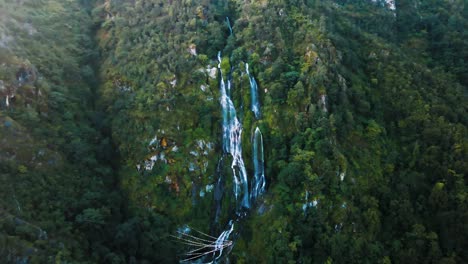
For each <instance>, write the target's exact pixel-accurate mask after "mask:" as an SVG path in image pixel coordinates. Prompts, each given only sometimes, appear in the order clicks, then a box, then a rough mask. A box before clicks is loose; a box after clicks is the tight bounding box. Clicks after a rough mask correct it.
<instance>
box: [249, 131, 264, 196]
mask: <svg viewBox="0 0 468 264" xmlns="http://www.w3.org/2000/svg"><path fill="white" fill-rule="evenodd" d="M252 148H253V155H252V158H253V165H254V176H253V177H252V186H251V188H252V190H251V192H250V198H251V201H252V203H253V202H255V200H256V199H257V197H258V196H260V195H261V194H262V193H264V192H265V166H264V162H265V161H264V160H263V137H262V132H261V131H260V129H259V128H258V127H257V128H255V133H254V137H253V142H252Z"/></svg>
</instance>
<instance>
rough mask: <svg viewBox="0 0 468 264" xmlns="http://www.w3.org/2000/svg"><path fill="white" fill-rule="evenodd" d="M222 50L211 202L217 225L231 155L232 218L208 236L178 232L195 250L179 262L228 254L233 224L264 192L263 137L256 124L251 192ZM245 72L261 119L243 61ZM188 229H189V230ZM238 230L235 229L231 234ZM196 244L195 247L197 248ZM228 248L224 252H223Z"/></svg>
mask: <svg viewBox="0 0 468 264" xmlns="http://www.w3.org/2000/svg"><path fill="white" fill-rule="evenodd" d="M226 22H227V25H228V27H229V31H230V33H231V35H232V28H231V24H230V21H229V18H227V17H226ZM221 62H222V58H221V52H218V70H219V73H220V79H221V80H220V84H219V89H220V94H221V96H220V99H219V101H220V104H221V115H222V151H223V153H222V156H221V158H220V159H219V161H218V165H217V168H216V175H217V182H216V184H215V186H214V194H213V195H214V204H213V207H214V208H215V216H214V223H215V224H218V223H219V220H220V218H221V206H222V201H223V199H224V198H225V197H226V195H224V190H225V188H224V187H225V178H224V177H225V175H224V170H223V168H224V164H225V161H226V160H225V159H224V158H225V157H226V156H227V155H231V156H232V163H231V166H230V169H231V170H232V174H233V192H234V198H235V201H236V209H235V215H230V217H231V219H230V220H229V223H228V224H227V226H225V227H224V229H223V231H222V232H221V234H220V235H219V236H216V237H215V236H210V235H207V234H205V233H203V232H200V231H195V232H197V234H198V235H200V236H201V237H197V236H195V235H196V234H195V233H194V234H193V235H191V234H190V233H188V232H185V231H178V233H179V236H178V238H179V239H180V240H181V241H182V242H183V243H186V244H187V243H188V245H191V246H193V247H194V248H195V249H193V250H191V251H189V252H188V253H187V254H186V255H187V256H188V257H187V258H186V259H184V260H182V262H188V261H190V262H192V263H201V262H200V261H202V262H203V261H208V262H207V263H218V260H220V259H221V258H222V256H223V254H224V255H226V254H228V253H229V251H230V250H231V249H232V247H233V245H234V242H233V240H234V239H235V238H230V236H231V235H233V232H234V223H237V224H236V226H237V228H239V226H241V225H242V222H243V219H244V218H245V216H246V215H247V214H248V213H249V210H248V209H250V207H251V203H252V204H253V203H255V202H256V201H257V199H258V197H259V196H260V195H262V194H263V193H264V192H265V172H264V170H265V169H264V163H265V162H264V154H263V136H262V133H261V131H260V129H259V128H258V127H255V132H254V134H253V137H252V156H253V167H254V168H253V176H252V178H251V185H250V195H249V184H248V179H247V169H246V167H245V163H244V159H243V157H242V124H241V122H240V121H239V119H238V118H237V112H236V108H235V106H234V103H233V101H232V98H231V85H232V82H231V74H230V73H229V74H227V78H226V79H227V80H226V81H225V80H224V76H223V72H222V69H221ZM246 71H247V75H248V77H249V82H250V90H251V92H250V94H251V110H252V111H253V113H254V115H255V118H256V119H257V120H260V118H261V114H260V104H259V102H258V91H257V89H258V87H257V83H256V81H255V78H254V77H253V76H251V75H250V73H249V65H248V64H247V63H246ZM189 231H190V230H189ZM237 235H238V233H237V232H234V235H233V237H235V236H237ZM196 247H198V248H196ZM226 251H227V253H226Z"/></svg>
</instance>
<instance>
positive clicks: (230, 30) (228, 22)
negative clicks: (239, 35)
mask: <svg viewBox="0 0 468 264" xmlns="http://www.w3.org/2000/svg"><path fill="white" fill-rule="evenodd" d="M226 24H227V26H228V28H229V33H230V35H231V36H232V27H231V21H229V17H226Z"/></svg>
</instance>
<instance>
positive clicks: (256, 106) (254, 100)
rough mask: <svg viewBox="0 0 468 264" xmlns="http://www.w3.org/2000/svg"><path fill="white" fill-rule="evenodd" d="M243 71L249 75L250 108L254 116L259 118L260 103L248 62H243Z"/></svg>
mask: <svg viewBox="0 0 468 264" xmlns="http://www.w3.org/2000/svg"><path fill="white" fill-rule="evenodd" d="M245 71H246V72H247V75H248V76H249V82H250V99H251V105H250V109H251V110H252V112H253V113H254V115H255V118H256V119H260V116H261V113H260V103H259V102H258V86H257V82H256V81H255V78H254V77H252V76H251V75H250V72H249V64H248V63H246V64H245Z"/></svg>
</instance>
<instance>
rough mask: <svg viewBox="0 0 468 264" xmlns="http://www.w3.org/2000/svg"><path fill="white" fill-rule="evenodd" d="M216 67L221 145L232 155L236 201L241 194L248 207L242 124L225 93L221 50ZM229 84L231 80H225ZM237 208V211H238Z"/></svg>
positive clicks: (245, 206) (242, 202)
mask: <svg viewBox="0 0 468 264" xmlns="http://www.w3.org/2000/svg"><path fill="white" fill-rule="evenodd" d="M218 61H219V64H218V69H219V71H220V75H221V83H220V90H221V99H220V101H221V108H222V112H223V146H224V148H223V149H224V152H225V153H229V154H231V155H232V164H231V168H232V173H233V176H234V195H235V196H236V201H238V199H239V198H240V197H241V196H242V198H241V199H242V201H241V207H244V208H250V202H249V187H248V182H247V170H246V169H245V165H244V159H243V158H242V125H241V123H240V122H239V120H238V119H237V114H236V109H235V107H234V103H233V102H232V100H231V98H230V97H229V96H228V95H227V93H226V83H224V78H223V72H222V71H221V52H219V53H218ZM227 86H228V87H230V86H231V81H230V80H228V81H227ZM241 209H242V208H238V211H237V213H240V211H239V210H241Z"/></svg>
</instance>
